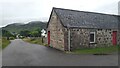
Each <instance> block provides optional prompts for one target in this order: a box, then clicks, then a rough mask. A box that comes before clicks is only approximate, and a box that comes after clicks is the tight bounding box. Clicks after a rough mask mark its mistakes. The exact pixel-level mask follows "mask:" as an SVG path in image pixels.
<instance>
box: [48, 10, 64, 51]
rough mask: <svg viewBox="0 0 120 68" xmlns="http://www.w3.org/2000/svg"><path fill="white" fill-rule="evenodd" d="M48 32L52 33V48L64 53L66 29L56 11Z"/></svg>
mask: <svg viewBox="0 0 120 68" xmlns="http://www.w3.org/2000/svg"><path fill="white" fill-rule="evenodd" d="M47 31H50V46H51V47H53V48H56V49H59V50H63V51H64V32H63V31H64V28H63V26H62V24H61V23H60V20H59V18H58V17H57V15H56V13H55V12H54V11H53V13H52V17H51V19H50V22H49V26H48V29H47Z"/></svg>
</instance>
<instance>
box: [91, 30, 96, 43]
mask: <svg viewBox="0 0 120 68" xmlns="http://www.w3.org/2000/svg"><path fill="white" fill-rule="evenodd" d="M90 43H95V32H90Z"/></svg>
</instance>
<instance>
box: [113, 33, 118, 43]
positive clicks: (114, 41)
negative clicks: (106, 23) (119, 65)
mask: <svg viewBox="0 0 120 68" xmlns="http://www.w3.org/2000/svg"><path fill="white" fill-rule="evenodd" d="M112 36H113V37H112V43H113V45H116V44H117V31H113V35H112Z"/></svg>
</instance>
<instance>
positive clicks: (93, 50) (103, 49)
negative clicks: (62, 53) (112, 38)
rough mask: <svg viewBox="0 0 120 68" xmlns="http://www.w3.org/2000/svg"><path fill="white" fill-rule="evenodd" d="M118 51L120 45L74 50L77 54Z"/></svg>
mask: <svg viewBox="0 0 120 68" xmlns="http://www.w3.org/2000/svg"><path fill="white" fill-rule="evenodd" d="M117 51H118V46H111V47H102V48H84V49H76V50H73V51H72V53H75V54H110V53H114V52H117Z"/></svg>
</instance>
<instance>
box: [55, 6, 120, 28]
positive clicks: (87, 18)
mask: <svg viewBox="0 0 120 68" xmlns="http://www.w3.org/2000/svg"><path fill="white" fill-rule="evenodd" d="M53 10H54V11H55V13H56V14H57V16H58V17H59V19H60V21H61V23H62V24H63V26H65V27H67V28H68V27H69V28H101V29H103V28H104V29H116V28H118V22H119V21H120V17H119V16H117V15H108V14H102V13H94V12H86V11H78V10H70V9H62V8H55V7H54V8H53ZM118 18H119V20H118Z"/></svg>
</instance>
